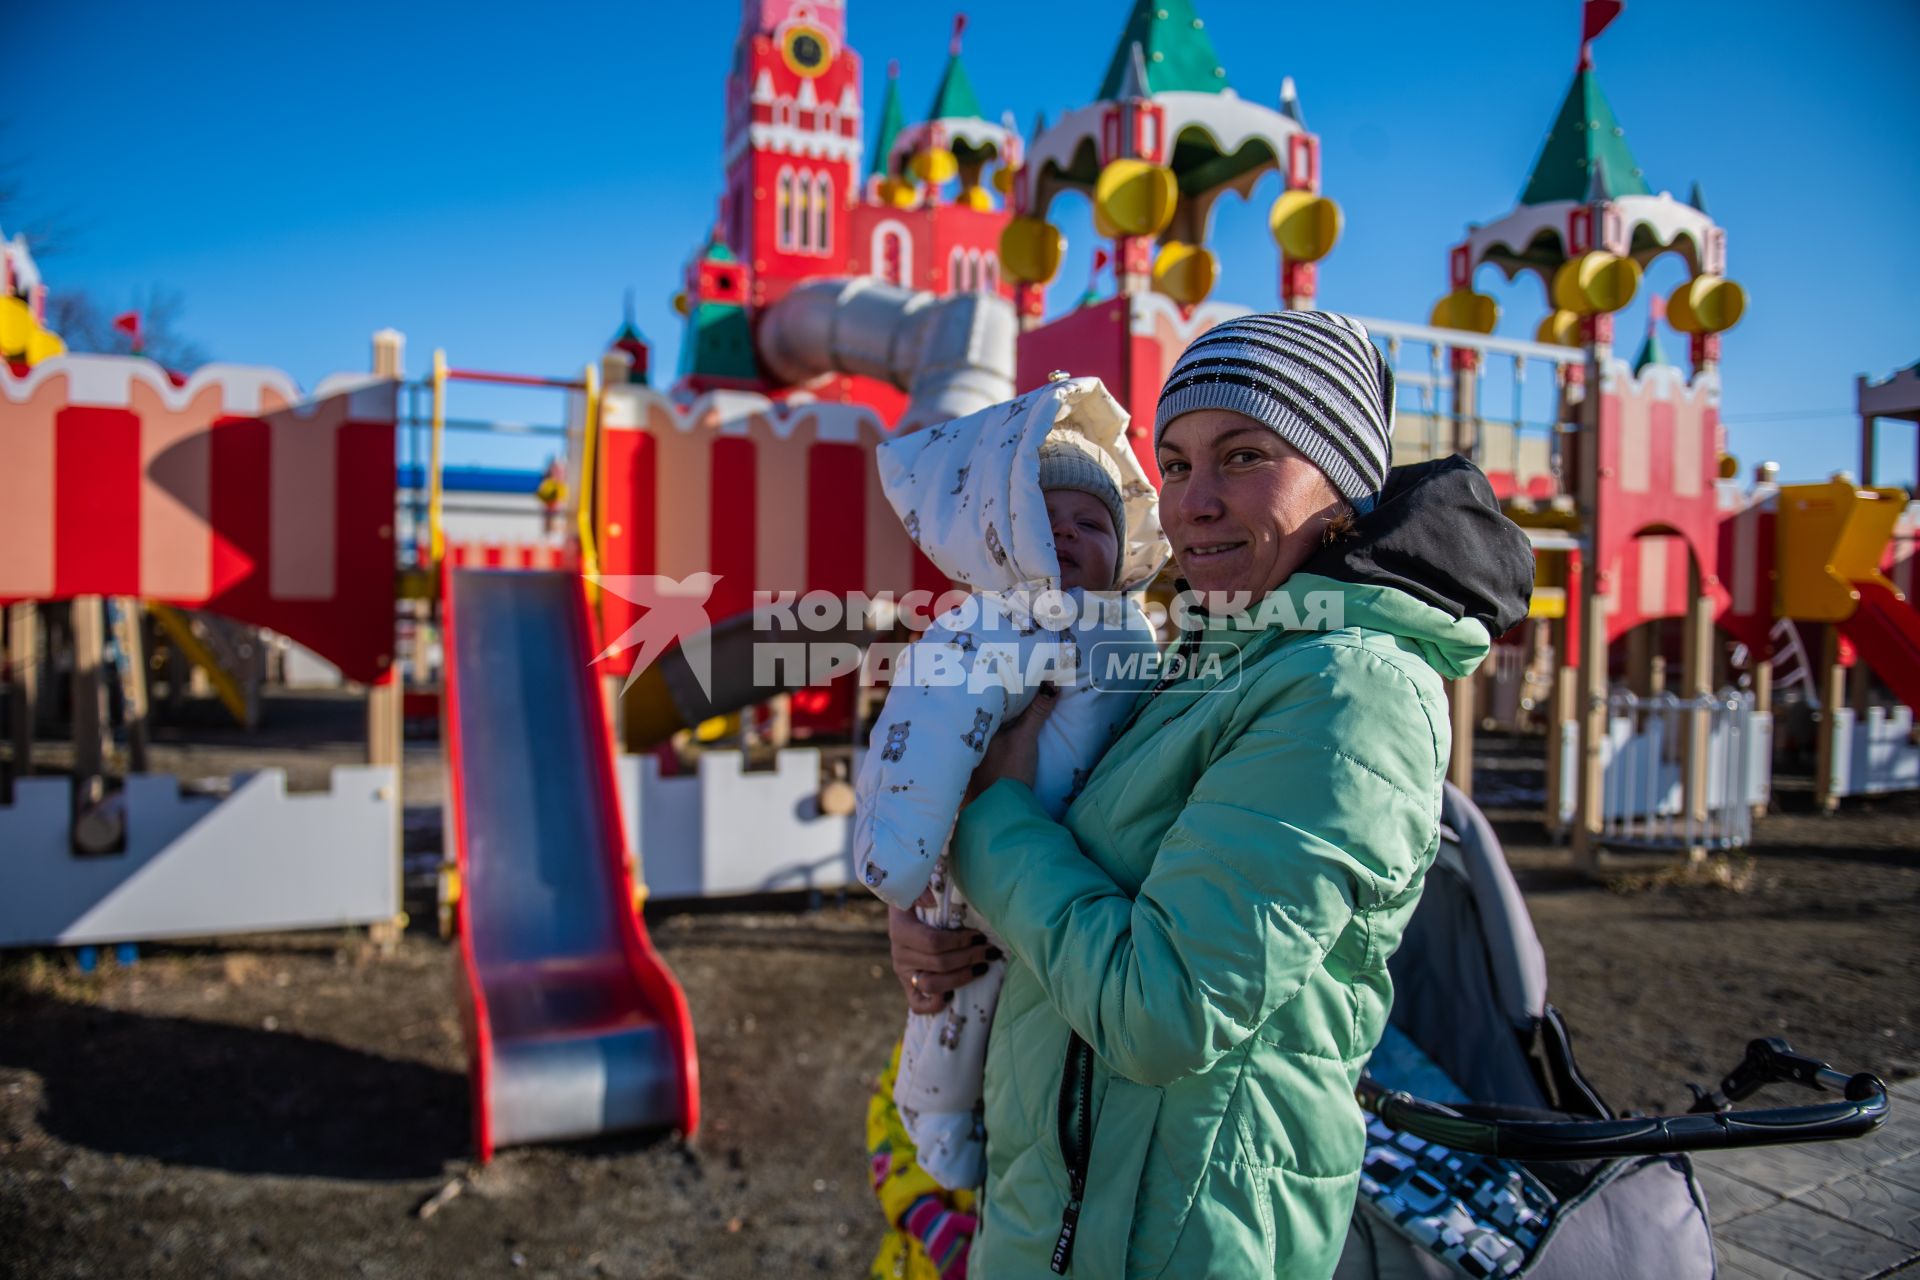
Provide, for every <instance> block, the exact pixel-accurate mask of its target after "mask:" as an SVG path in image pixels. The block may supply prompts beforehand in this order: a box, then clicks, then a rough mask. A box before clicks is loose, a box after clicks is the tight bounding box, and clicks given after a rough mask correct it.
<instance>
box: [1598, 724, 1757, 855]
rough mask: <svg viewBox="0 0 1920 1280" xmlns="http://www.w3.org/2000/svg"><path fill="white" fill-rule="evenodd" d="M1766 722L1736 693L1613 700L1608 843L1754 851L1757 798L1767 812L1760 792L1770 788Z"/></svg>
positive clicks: (1604, 813)
mask: <svg viewBox="0 0 1920 1280" xmlns="http://www.w3.org/2000/svg"><path fill="white" fill-rule="evenodd" d="M1767 719H1768V718H1767V717H1764V716H1755V714H1754V710H1753V696H1752V695H1751V694H1747V693H1737V692H1734V691H1732V690H1722V691H1721V692H1719V693H1715V694H1707V695H1703V696H1700V697H1695V698H1681V697H1677V696H1675V695H1674V694H1671V693H1662V694H1656V695H1654V696H1652V697H1642V696H1640V695H1637V694H1632V693H1625V692H1615V693H1613V694H1612V695H1610V696H1609V697H1608V699H1607V735H1606V740H1605V742H1604V744H1603V749H1602V757H1603V759H1604V761H1605V773H1604V779H1605V780H1604V782H1603V784H1602V789H1601V813H1600V818H1601V831H1600V839H1601V842H1602V843H1603V844H1607V845H1612V846H1619V847H1635V848H1643V849H1679V848H1686V849H1701V848H1705V849H1736V848H1740V847H1742V846H1744V845H1746V844H1747V843H1748V842H1749V841H1750V840H1751V839H1752V836H1753V808H1754V804H1755V797H1756V795H1758V796H1760V797H1761V802H1762V803H1764V795H1765V793H1764V790H1759V789H1757V788H1760V787H1764V780H1765V776H1766V755H1767V751H1768V747H1769V745H1770V739H1771V736H1772V735H1771V732H1770V725H1769V724H1767V723H1765V722H1766V721H1767ZM1690 741H1691V742H1692V743H1693V744H1694V746H1693V751H1691V752H1690V751H1689V746H1688V744H1689V742H1690ZM1695 752H1697V753H1699V754H1701V755H1703V756H1704V759H1696V758H1693V756H1694V753H1695ZM1756 771H1757V774H1756ZM1690 774H1691V778H1689V775H1690ZM1689 783H1691V785H1689Z"/></svg>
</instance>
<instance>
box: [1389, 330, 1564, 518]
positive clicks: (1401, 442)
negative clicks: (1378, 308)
mask: <svg viewBox="0 0 1920 1280" xmlns="http://www.w3.org/2000/svg"><path fill="white" fill-rule="evenodd" d="M1356 319H1360V321H1361V323H1363V324H1365V325H1366V326H1367V330H1368V332H1370V333H1371V334H1372V335H1373V339H1374V341H1375V342H1376V343H1377V344H1378V345H1379V347H1380V349H1381V351H1382V352H1383V353H1384V354H1385V355H1386V357H1387V364H1388V366H1389V367H1390V368H1392V370H1393V375H1394V382H1395V385H1396V387H1397V389H1398V406H1397V408H1398V417H1399V421H1400V426H1399V428H1398V429H1397V430H1396V432H1395V436H1396V439H1395V444H1396V446H1398V447H1399V449H1400V450H1402V451H1405V452H1407V453H1408V460H1413V459H1412V457H1411V455H1412V454H1414V453H1418V454H1419V455H1420V456H1421V457H1428V458H1431V457H1438V456H1440V455H1443V454H1447V453H1452V452H1454V451H1455V447H1456V444H1455V442H1456V440H1457V441H1458V442H1459V449H1460V451H1461V452H1463V453H1465V454H1466V455H1467V456H1468V457H1470V458H1471V459H1472V460H1473V462H1474V464H1475V465H1476V466H1478V467H1479V468H1480V469H1481V470H1482V471H1486V472H1489V473H1497V472H1503V473H1505V474H1507V475H1510V476H1512V477H1513V479H1514V483H1515V486H1516V488H1518V489H1520V490H1521V491H1523V492H1524V491H1525V490H1526V489H1527V487H1528V484H1529V482H1531V481H1534V480H1535V479H1536V478H1540V479H1548V478H1557V477H1558V476H1559V475H1560V474H1561V465H1560V437H1561V434H1562V429H1561V422H1562V419H1563V417H1564V416H1565V415H1564V413H1563V406H1562V395H1561V389H1562V384H1563V382H1564V376H1563V374H1562V370H1563V369H1564V368H1565V367H1566V366H1569V365H1578V364H1580V363H1582V362H1583V361H1584V360H1585V358H1586V354H1585V352H1584V351H1581V350H1579V349H1576V348H1573V347H1556V346H1549V345H1548V344H1546V343H1542V342H1527V341H1524V340H1521V339H1518V338H1496V337H1492V336H1490V335H1486V334H1478V333H1467V332H1464V331H1462V330H1457V329H1436V328H1433V327H1431V326H1429V325H1420V324H1407V323H1405V322H1403V321H1397V320H1374V319H1368V318H1364V317H1356ZM1456 350H1459V351H1471V352H1474V353H1475V354H1476V355H1477V356H1478V357H1479V358H1478V360H1477V361H1476V362H1475V363H1476V365H1477V368H1476V370H1475V371H1474V373H1473V374H1472V376H1471V377H1470V378H1468V379H1466V380H1465V381H1464V382H1463V381H1462V380H1461V379H1460V378H1459V377H1458V376H1457V375H1456V373H1455V370H1454V367H1453V361H1452V358H1451V354H1450V353H1451V352H1453V351H1456ZM1462 386H1466V387H1469V388H1470V400H1467V401H1462V400H1461V399H1460V397H1459V395H1458V391H1459V388H1460V387H1462Z"/></svg>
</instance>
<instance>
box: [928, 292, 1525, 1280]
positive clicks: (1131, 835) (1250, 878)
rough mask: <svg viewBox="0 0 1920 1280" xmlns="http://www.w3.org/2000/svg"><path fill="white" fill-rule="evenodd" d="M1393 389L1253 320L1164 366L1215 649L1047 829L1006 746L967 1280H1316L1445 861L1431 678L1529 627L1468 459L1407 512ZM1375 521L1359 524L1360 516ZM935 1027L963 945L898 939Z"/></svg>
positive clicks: (1166, 477)
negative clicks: (1395, 993)
mask: <svg viewBox="0 0 1920 1280" xmlns="http://www.w3.org/2000/svg"><path fill="white" fill-rule="evenodd" d="M1392 415H1393V380H1392V375H1391V372H1390V371H1389V370H1388V368H1387V366H1386V363H1385V361H1384V360H1383V359H1382V358H1381V356H1380V355H1379V353H1378V352H1377V351H1376V349H1375V348H1374V347H1373V345H1372V343H1371V342H1370V341H1369V340H1368V338H1367V335H1366V331H1365V329H1364V328H1363V327H1361V326H1360V325H1359V324H1358V323H1356V322H1354V321H1352V320H1348V319H1346V318H1344V317H1341V316H1334V315H1328V314H1324V313H1317V312H1286V313H1281V314H1277V315H1262V316H1246V317H1241V318H1239V319H1236V320H1233V321H1229V322H1228V323H1226V324H1223V325H1221V326H1219V327H1218V328H1216V329H1213V330H1211V331H1210V332H1209V333H1207V334H1205V335H1204V336H1202V337H1201V338H1200V339H1199V340H1198V341H1196V342H1195V343H1194V344H1193V345H1192V346H1191V347H1190V348H1188V350H1187V352H1186V353H1185V354H1184V355H1183V356H1182V357H1181V359H1180V361H1179V362H1178V363H1177V364H1176V365H1175V367H1174V370H1173V373H1172V375H1171V376H1170V377H1169V379H1168V381H1167V384H1166V386H1165V388H1164V389H1163V391H1162V393H1161V398H1160V404H1159V408H1158V412H1157V414H1156V419H1155V425H1154V430H1155V446H1156V449H1157V451H1158V457H1159V462H1160V469H1161V473H1162V477H1163V479H1162V488H1161V495H1160V517H1161V524H1162V526H1163V528H1164V529H1165V531H1166V533H1167V535H1168V537H1169V539H1170V540H1171V541H1172V543H1173V547H1174V553H1175V557H1176V559H1177V561H1178V564H1179V567H1180V569H1181V571H1182V573H1183V575H1184V577H1185V579H1186V585H1187V586H1188V587H1189V588H1191V590H1192V591H1194V592H1198V593H1200V594H1201V597H1202V599H1203V601H1204V602H1206V603H1207V604H1208V605H1209V608H1210V612H1209V614H1208V615H1207V617H1205V618H1204V619H1203V621H1204V622H1206V623H1208V624H1209V625H1206V626H1204V627H1197V628H1195V629H1193V630H1191V631H1190V632H1188V633H1187V634H1185V635H1183V637H1182V639H1181V641H1180V649H1181V650H1182V651H1184V652H1186V653H1187V654H1189V655H1190V656H1192V657H1193V658H1194V659H1195V661H1194V663H1193V664H1192V666H1191V667H1190V668H1189V670H1190V672H1191V673H1192V674H1191V675H1190V676H1189V677H1188V678H1175V679H1174V680H1173V682H1172V683H1167V684H1166V686H1165V687H1163V688H1159V689H1156V690H1155V691H1154V692H1152V693H1150V694H1148V695H1145V696H1143V697H1142V699H1141V702H1140V705H1139V707H1138V709H1137V710H1136V711H1135V713H1134V717H1133V719H1132V721H1131V723H1130V724H1129V726H1128V727H1127V728H1126V729H1125V730H1124V731H1123V733H1122V734H1121V736H1120V737H1119V738H1118V739H1117V740H1116V742H1115V743H1114V745H1113V747H1112V748H1110V749H1109V751H1108V752H1107V754H1106V756H1105V757H1104V758H1103V759H1102V760H1101V762H1100V764H1099V766H1098V767H1097V769H1096V770H1095V772H1094V774H1093V776H1092V778H1091V779H1090V780H1089V781H1088V783H1087V786H1086V789H1085V790H1084V791H1083V792H1082V793H1081V795H1080V797H1079V799H1078V800H1077V801H1076V802H1075V804H1074V805H1073V807H1072V809H1071V810H1070V811H1069V812H1068V813H1067V815H1066V817H1065V819H1064V820H1063V822H1061V823H1054V822H1050V821H1048V820H1047V818H1046V816H1045V814H1044V813H1043V812H1041V811H1040V809H1039V808H1038V807H1037V806H1036V804H1035V802H1034V800H1033V796H1032V792H1031V791H1030V789H1029V787H1028V785H1027V783H1028V781H1029V780H1030V779H1031V777H1032V770H1033V741H1034V729H1035V723H1034V722H1035V721H1036V720H1037V719H1039V718H1040V717H1042V716H1044V714H1045V704H1044V700H1042V701H1041V702H1039V703H1036V708H1037V710H1036V711H1034V712H1030V713H1029V715H1028V716H1027V717H1025V718H1023V720H1022V721H1020V722H1017V723H1016V724H1014V725H1012V726H1010V727H1009V728H1007V729H1006V730H1004V731H1003V732H1002V734H1001V735H1000V737H999V738H997V739H996V740H995V742H994V745H993V748H992V749H991V750H990V752H989V753H988V756H987V758H986V760H985V762H984V763H983V764H982V766H981V772H980V775H979V776H978V777H977V778H976V786H977V787H978V788H979V789H980V790H979V794H978V798H977V799H976V800H974V802H973V803H972V804H970V805H969V806H968V807H967V809H966V810H965V811H964V812H963V813H962V815H961V818H960V821H959V823H958V825H957V826H956V828H955V831H954V836H953V842H952V859H953V870H954V875H955V878H956V880H957V881H958V883H959V885H960V887H961V889H962V891H963V892H964V893H965V894H966V895H967V897H968V898H969V900H971V901H972V902H973V903H974V904H975V906H976V908H977V909H978V910H979V911H980V912H981V914H982V915H983V916H984V917H985V918H986V919H987V921H988V922H989V923H990V924H992V925H993V927H994V928H995V929H996V930H997V931H998V933H999V934H1000V936H1001V937H1002V938H1004V939H1005V941H1006V944H1007V946H1008V948H1009V949H1010V950H1011V951H1012V953H1013V956H1014V958H1015V960H1017V962H1018V963H1015V964H1012V965H1010V967H1009V970H1008V975H1007V982H1006V986H1005V988H1004V990H1003V992H1002V995H1001V999H1000V1006H999V1010H998V1012H997V1014H996V1016H995V1019H994V1024H993V1034H992V1039H991V1042H990V1046H989V1049H988V1053H987V1082H986V1107H987V1133H988V1149H987V1166H988V1172H987V1182H986V1187H985V1196H984V1209H983V1215H982V1219H981V1224H980V1233H979V1236H978V1237H977V1239H976V1242H975V1244H974V1248H973V1253H974V1255H975V1258H976V1262H975V1266H974V1274H977V1275H985V1276H990V1277H993V1278H994V1280H1000V1278H1001V1277H1008V1276H1029V1275H1045V1274H1048V1272H1049V1270H1053V1271H1065V1270H1067V1269H1069V1268H1071V1270H1072V1272H1073V1274H1076V1275H1084V1276H1093V1277H1101V1278H1102V1280H1104V1278H1105V1277H1111V1276H1122V1275H1125V1276H1158V1275H1167V1276H1179V1277H1188V1276H1195V1277H1197V1276H1241V1275H1284V1276H1288V1277H1316V1276H1326V1275H1329V1274H1330V1273H1331V1272H1332V1271H1333V1269H1334V1265H1335V1263H1336V1261H1337V1260H1338V1257H1339V1253H1340V1248H1341V1244H1342V1241H1343V1239H1344V1237H1345V1233H1346V1226H1347V1219H1348V1216H1349V1214H1350V1213H1351V1210H1352V1205H1353V1198H1354V1193H1355V1190H1356V1186H1357V1182H1358V1175H1359V1169H1360V1161H1361V1153H1362V1148H1363V1145H1364V1130H1363V1126H1362V1121H1361V1117H1360V1115H1359V1112H1358V1109H1357V1107H1356V1105H1355V1103H1354V1099H1353V1085H1354V1082H1355V1080H1356V1079H1357V1077H1358V1075H1359V1072H1360V1068H1361V1066H1362V1065H1363V1064H1364V1063H1365V1061H1366V1059H1367V1057H1368V1055H1369V1054H1370V1053H1371V1052H1372V1051H1373V1048H1374V1045H1375V1044H1376V1042H1377V1041H1378V1039H1379V1036H1380V1033H1381V1031H1382V1029H1383V1028H1384V1026H1385V1023H1386V1017H1387V1011H1388V1009H1389V1007H1390V1005H1391V1001H1392V984H1391V982H1390V980H1389V978H1388V976H1387V958H1388V957H1389V956H1390V955H1391V954H1392V953H1393V950H1394V948H1395V946H1396V945H1397V943H1398V941H1399V938H1400V935H1401V932H1402V930H1403V929H1404V927H1405V925H1406V923H1407V919H1408V917H1409V916H1410V915H1411V914H1412V911H1413V908H1414V905H1415V903H1416V902H1417V901H1418V898H1419V895H1420V889H1421V885H1422V877H1423V875H1424V873H1425V870H1426V867H1427V865H1428V862H1429V861H1430V860H1431V859H1432V857H1433V855H1434V852H1435V850H1436V848H1437V844H1438V838H1439V812H1440V789H1441V780H1442V777H1443V775H1444V771H1445V768H1446V760H1447V754H1448V747H1449V735H1448V718H1447V711H1446V701H1445V693H1444V686H1443V683H1442V682H1443V678H1448V677H1451V678H1458V677H1461V676H1464V675H1466V674H1468V673H1469V672H1471V671H1472V670H1473V668H1474V667H1475V666H1476V665H1477V664H1478V663H1479V662H1480V660H1481V658H1482V657H1484V656H1485V654H1486V652H1487V648H1488V645H1489V642H1490V638H1491V635H1492V634H1497V633H1498V632H1499V631H1504V630H1505V629H1506V628H1507V627H1508V626H1510V625H1512V623H1513V622H1514V621H1516V620H1517V618H1518V617H1519V616H1521V615H1522V614H1524V612H1525V608H1526V600H1527V596H1528V593H1529V591H1530V588H1531V582H1532V572H1533V566H1532V556H1531V554H1530V552H1529V550H1528V547H1527V543H1526V540H1525V538H1524V536H1523V535H1521V534H1520V533H1519V531H1518V530H1517V529H1515V528H1514V527H1513V526H1512V525H1511V524H1510V523H1509V522H1507V521H1506V520H1505V519H1504V518H1503V517H1501V516H1500V514H1499V512H1498V509H1497V507H1496V506H1495V504H1494V503H1493V499H1492V494H1491V491H1490V490H1489V489H1488V487H1487V484H1486V480H1485V478H1484V477H1483V476H1481V475H1480V474H1479V472H1478V471H1476V470H1474V469H1473V468H1472V466H1471V465H1470V464H1468V463H1466V462H1465V461H1464V460H1460V459H1448V460H1446V461H1445V462H1441V463H1430V464H1425V465H1424V466H1422V467H1418V468H1406V469H1403V470H1402V471H1401V472H1396V473H1394V476H1393V479H1392V482H1391V483H1389V477H1388V459H1389V455H1390V433H1391V428H1392ZM1356 515H1357V516H1358V519H1357V520H1356ZM893 930H894V936H895V967H896V970H898V971H900V972H901V975H902V978H903V980H904V981H905V982H906V983H907V984H908V986H909V999H910V1001H912V1002H914V1003H915V1004H916V1007H937V1006H938V1003H939V1002H940V1001H941V1000H942V999H943V997H944V993H945V992H947V991H949V990H951V989H952V987H953V986H955V985H957V984H958V982H960V981H963V980H964V979H965V977H966V976H967V974H968V972H969V971H970V969H971V967H972V965H973V964H975V963H977V961H978V956H977V954H976V952H977V950H978V943H977V942H976V941H975V939H974V938H972V937H969V936H967V935H958V936H951V935H941V934H940V933H939V932H938V931H934V930H929V929H924V928H922V927H920V926H918V925H917V924H916V923H915V922H913V921H912V920H911V918H910V917H904V918H903V917H902V916H900V915H896V916H895V917H894V922H893Z"/></svg>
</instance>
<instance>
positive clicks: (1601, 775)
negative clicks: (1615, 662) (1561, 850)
mask: <svg viewBox="0 0 1920 1280" xmlns="http://www.w3.org/2000/svg"><path fill="white" fill-rule="evenodd" d="M1598 577H1599V575H1598V574H1591V575H1589V576H1588V581H1589V584H1591V582H1592V581H1593V580H1594V579H1597V578H1598ZM1587 590H1588V596H1587V599H1586V601H1585V603H1584V604H1583V606H1582V611H1581V617H1582V618H1583V620H1584V624H1583V629H1584V630H1585V631H1586V634H1585V635H1584V636H1582V637H1581V643H1580V677H1579V680H1578V682H1577V687H1578V690H1579V692H1578V694H1577V696H1576V699H1575V712H1576V715H1577V716H1578V719H1579V722H1580V735H1579V742H1580V767H1579V784H1580V790H1579V792H1578V795H1577V799H1576V801H1575V804H1574V815H1573V860H1574V865H1575V866H1577V867H1578V868H1579V869H1580V870H1582V871H1584V872H1587V873H1588V874H1592V873H1593V872H1596V871H1598V870H1599V869H1600V832H1601V830H1602V821H1603V818H1604V808H1603V805H1602V803H1601V802H1602V798H1603V795H1604V791H1605V787H1606V760H1605V757H1604V756H1603V755H1602V754H1601V747H1602V744H1603V742H1604V741H1605V739H1606V735H1607V601H1606V597H1604V596H1602V595H1600V594H1599V593H1598V592H1595V591H1593V590H1592V587H1591V585H1589V586H1588V588H1587Z"/></svg>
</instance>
